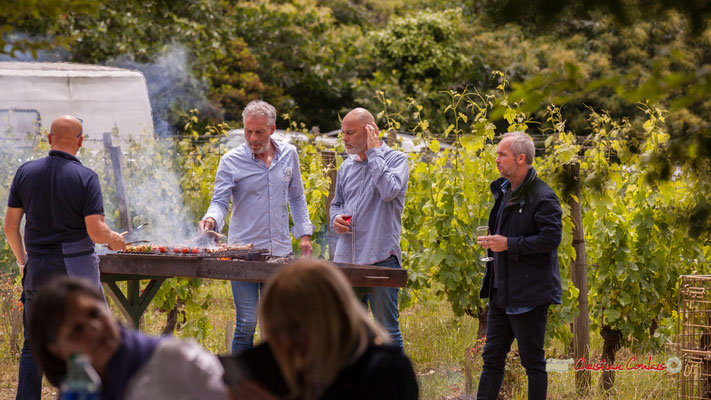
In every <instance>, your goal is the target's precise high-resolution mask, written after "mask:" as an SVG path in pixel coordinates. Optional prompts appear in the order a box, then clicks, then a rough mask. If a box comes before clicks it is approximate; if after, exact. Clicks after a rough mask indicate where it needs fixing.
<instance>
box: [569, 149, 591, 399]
mask: <svg viewBox="0 0 711 400" xmlns="http://www.w3.org/2000/svg"><path fill="white" fill-rule="evenodd" d="M568 168H569V171H568V172H569V174H570V175H569V176H570V177H571V178H572V179H573V180H574V181H575V189H574V192H573V194H574V196H570V198H569V200H568V204H569V205H570V216H571V218H572V219H573V224H574V226H573V247H574V248H575V261H573V262H572V263H571V274H570V275H571V278H572V280H573V285H575V287H576V288H577V289H578V291H579V292H578V310H579V313H578V315H577V316H576V317H575V318H574V319H573V353H574V355H575V358H574V360H575V361H576V362H577V360H579V359H580V358H581V357H582V358H584V359H585V361H586V362H589V361H590V316H589V313H588V312H589V311H588V271H587V262H586V259H585V234H584V231H583V216H582V208H581V205H580V164H579V163H577V162H576V163H575V164H571V165H569V166H568ZM575 386H576V388H577V390H578V391H584V390H587V389H588V388H589V387H590V371H587V370H580V371H575Z"/></svg>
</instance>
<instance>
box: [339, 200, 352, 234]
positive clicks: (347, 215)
mask: <svg viewBox="0 0 711 400" xmlns="http://www.w3.org/2000/svg"><path fill="white" fill-rule="evenodd" d="M341 218H343V220H344V221H346V222H350V221H351V218H353V208H351V207H350V206H344V207H343V208H342V209H341ZM350 233H353V223H352V222H351V225H349V226H348V232H344V233H343V234H350Z"/></svg>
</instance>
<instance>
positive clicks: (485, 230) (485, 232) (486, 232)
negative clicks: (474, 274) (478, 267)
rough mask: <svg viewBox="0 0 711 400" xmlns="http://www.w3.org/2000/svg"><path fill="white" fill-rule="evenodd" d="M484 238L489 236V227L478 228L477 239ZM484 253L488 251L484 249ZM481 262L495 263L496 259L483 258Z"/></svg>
mask: <svg viewBox="0 0 711 400" xmlns="http://www.w3.org/2000/svg"><path fill="white" fill-rule="evenodd" d="M482 236H489V227H488V226H479V227H477V228H476V237H482ZM484 251H486V249H484ZM481 261H483V262H488V261H494V257H482V258H481Z"/></svg>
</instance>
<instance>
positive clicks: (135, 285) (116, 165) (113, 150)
mask: <svg viewBox="0 0 711 400" xmlns="http://www.w3.org/2000/svg"><path fill="white" fill-rule="evenodd" d="M104 147H105V148H106V152H107V153H109V159H110V160H111V169H112V170H113V173H114V188H115V189H116V198H117V200H118V209H119V224H120V225H121V231H122V232H128V233H129V234H130V233H131V231H132V230H133V224H132V223H131V214H130V207H129V203H128V195H127V194H126V182H125V180H124V174H123V154H122V153H121V147H119V146H114V145H113V144H112V142H111V132H104ZM139 286H140V281H138V280H129V281H128V282H126V290H127V293H129V294H131V293H138V291H139ZM104 292H105V293H108V294H109V296H110V297H111V298H112V299H113V301H114V303H115V304H116V305H117V306H118V308H119V309H120V310H121V313H123V315H124V317H126V320H127V322H128V323H130V324H131V325H133V326H134V327H136V328H139V327H141V326H142V325H143V318H142V317H140V316H136V315H134V313H132V312H130V311H129V309H127V308H126V307H124V304H123V303H122V302H121V299H119V298H118V297H117V296H116V294H115V293H114V291H113V290H112V289H111V288H110V287H109V286H107V284H106V283H104ZM135 297H136V298H137V297H138V295H137V294H136V296H135ZM136 318H139V320H137V319H136Z"/></svg>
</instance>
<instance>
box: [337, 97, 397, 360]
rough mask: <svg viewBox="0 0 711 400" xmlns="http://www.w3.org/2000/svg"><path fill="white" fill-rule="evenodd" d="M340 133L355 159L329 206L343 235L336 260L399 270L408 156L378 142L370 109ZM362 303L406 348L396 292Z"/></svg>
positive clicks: (377, 292)
mask: <svg viewBox="0 0 711 400" xmlns="http://www.w3.org/2000/svg"><path fill="white" fill-rule="evenodd" d="M341 130H342V131H343V142H344V144H345V146H346V151H347V152H348V154H351V156H350V157H348V158H347V159H346V160H345V161H343V163H342V164H341V166H340V168H339V169H338V176H337V178H336V193H335V195H334V197H333V201H332V202H331V209H330V212H331V213H330V215H331V224H332V225H333V229H334V231H336V233H338V234H339V237H338V241H337V243H336V251H335V253H334V261H336V262H345V263H354V264H373V265H379V266H386V267H393V268H400V265H401V260H402V251H401V250H400V231H401V228H402V211H403V208H404V206H405V192H406V191H407V178H408V174H409V169H408V162H407V156H406V155H405V154H404V153H402V152H400V151H397V150H393V149H391V148H389V147H388V146H386V145H385V144H383V143H382V142H381V141H380V138H379V137H378V134H379V130H378V127H377V125H375V119H374V118H373V115H372V114H371V113H370V112H368V111H367V110H366V109H363V108H356V109H354V110H353V111H351V112H349V113H348V114H347V115H346V116H345V117H344V118H343V122H342V123H341ZM349 214H350V215H349ZM344 217H345V218H344ZM348 217H350V218H348ZM363 301H364V303H365V304H366V305H367V304H370V308H371V310H372V311H373V316H374V317H375V320H376V321H378V322H379V323H380V324H381V325H383V327H385V329H386V330H387V331H388V333H389V334H390V337H391V338H392V340H393V342H394V343H396V344H398V345H400V347H402V344H403V342H402V335H401V334H400V325H399V323H398V289H397V288H380V287H378V288H374V289H373V292H372V293H371V294H368V295H366V296H365V297H364V298H363Z"/></svg>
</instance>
